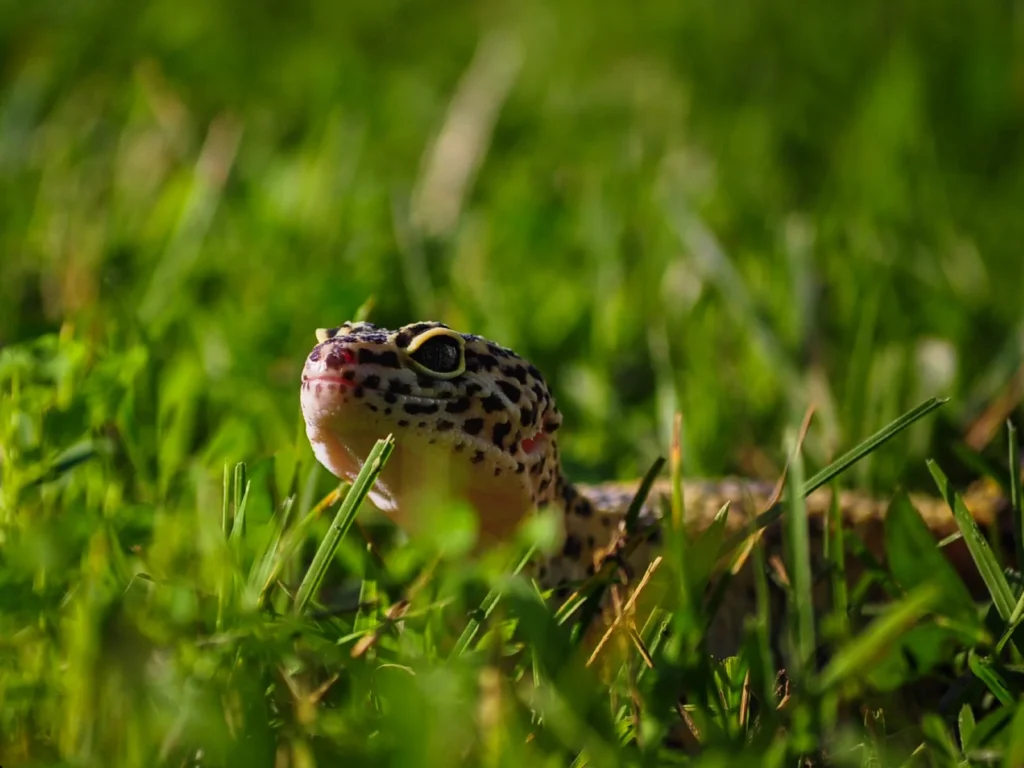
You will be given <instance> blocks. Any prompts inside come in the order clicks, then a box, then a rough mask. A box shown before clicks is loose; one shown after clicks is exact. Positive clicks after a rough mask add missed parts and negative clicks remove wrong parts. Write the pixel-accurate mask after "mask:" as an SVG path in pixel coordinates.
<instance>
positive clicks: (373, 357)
mask: <svg viewBox="0 0 1024 768" xmlns="http://www.w3.org/2000/svg"><path fill="white" fill-rule="evenodd" d="M367 340H370V338H369V337H367ZM383 341H384V340H383V339H381V342H383ZM359 364H360V365H379V366H380V367H381V368H399V367H401V364H400V363H399V362H398V355H397V354H395V352H394V351H393V350H390V349H386V350H384V351H383V352H380V353H378V352H374V351H373V350H372V349H368V348H367V347H360V349H359Z"/></svg>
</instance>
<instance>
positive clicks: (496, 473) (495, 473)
mask: <svg viewBox="0 0 1024 768" xmlns="http://www.w3.org/2000/svg"><path fill="white" fill-rule="evenodd" d="M494 476H495V477H500V476H501V467H495V468H494Z"/></svg>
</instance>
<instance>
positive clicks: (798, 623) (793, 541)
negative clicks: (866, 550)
mask: <svg viewBox="0 0 1024 768" xmlns="http://www.w3.org/2000/svg"><path fill="white" fill-rule="evenodd" d="M787 442H788V443H789V445H787V446H786V453H787V455H789V456H790V463H789V473H790V482H789V484H788V488H787V492H786V495H787V496H788V497H789V514H788V515H786V559H787V561H788V562H787V563H786V566H787V568H788V569H789V575H790V578H791V579H792V590H791V592H790V594H791V595H792V599H793V600H794V602H795V603H796V611H794V612H793V613H792V617H793V622H794V623H793V627H792V632H793V648H794V650H795V652H796V657H797V663H796V664H795V665H794V666H793V669H792V670H791V672H793V673H794V677H799V676H800V675H801V674H802V673H803V671H804V669H805V667H806V666H807V665H808V664H811V663H812V662H813V657H814V645H815V638H814V602H813V595H812V592H811V589H812V584H811V542H810V534H809V532H808V523H807V504H806V503H805V502H804V497H803V494H802V493H800V490H799V489H800V488H801V486H802V485H803V477H804V462H803V453H802V451H801V450H800V445H799V443H798V442H797V438H796V437H795V435H794V436H791V437H790V439H789V440H788V441H787Z"/></svg>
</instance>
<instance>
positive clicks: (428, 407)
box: [402, 403, 438, 416]
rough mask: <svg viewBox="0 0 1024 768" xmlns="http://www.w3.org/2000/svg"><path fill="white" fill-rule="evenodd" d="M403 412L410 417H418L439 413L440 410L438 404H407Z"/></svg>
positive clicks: (403, 407)
mask: <svg viewBox="0 0 1024 768" xmlns="http://www.w3.org/2000/svg"><path fill="white" fill-rule="evenodd" d="M402 410H403V411H405V412H406V413H408V414H409V415H410V416H418V415H421V414H422V415H427V414H431V413H437V410H438V408H437V404H436V403H426V404H424V403H405V404H404V405H403V406H402Z"/></svg>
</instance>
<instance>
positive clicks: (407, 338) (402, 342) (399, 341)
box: [395, 331, 413, 349]
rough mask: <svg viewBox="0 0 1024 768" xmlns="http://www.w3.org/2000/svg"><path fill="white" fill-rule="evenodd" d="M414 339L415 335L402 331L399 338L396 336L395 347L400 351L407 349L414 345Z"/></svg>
mask: <svg viewBox="0 0 1024 768" xmlns="http://www.w3.org/2000/svg"><path fill="white" fill-rule="evenodd" d="M412 339H413V334H411V333H409V331H401V332H400V333H399V334H398V335H397V336H395V346H397V347H398V348H400V349H405V348H406V347H408V346H409V344H411V343H412Z"/></svg>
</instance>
